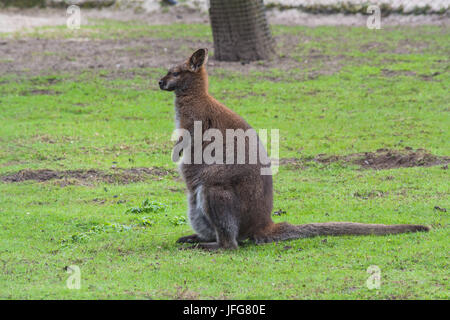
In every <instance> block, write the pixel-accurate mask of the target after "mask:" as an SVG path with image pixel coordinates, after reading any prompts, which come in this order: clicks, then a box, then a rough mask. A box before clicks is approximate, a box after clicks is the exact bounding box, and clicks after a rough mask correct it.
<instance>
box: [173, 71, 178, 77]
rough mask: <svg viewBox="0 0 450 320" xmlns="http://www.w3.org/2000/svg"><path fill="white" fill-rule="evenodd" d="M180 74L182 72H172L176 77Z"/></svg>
mask: <svg viewBox="0 0 450 320" xmlns="http://www.w3.org/2000/svg"><path fill="white" fill-rule="evenodd" d="M179 74H180V73H179V72H173V73H172V75H173V76H174V77H176V76H178V75H179Z"/></svg>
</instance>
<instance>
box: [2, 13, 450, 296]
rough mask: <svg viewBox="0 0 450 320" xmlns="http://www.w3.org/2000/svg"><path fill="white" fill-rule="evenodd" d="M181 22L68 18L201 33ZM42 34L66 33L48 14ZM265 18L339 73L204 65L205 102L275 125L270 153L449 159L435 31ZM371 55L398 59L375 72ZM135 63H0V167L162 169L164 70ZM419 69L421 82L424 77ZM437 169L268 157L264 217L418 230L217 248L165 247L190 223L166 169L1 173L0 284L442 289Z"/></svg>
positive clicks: (438, 32)
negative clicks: (153, 173) (123, 71)
mask: <svg viewBox="0 0 450 320" xmlns="http://www.w3.org/2000/svg"><path fill="white" fill-rule="evenodd" d="M180 30H186V29H184V28H183V26H181V25H174V26H164V27H163V28H162V27H161V26H150V27H149V26H144V25H141V24H139V23H135V24H131V25H127V28H124V25H123V23H119V22H117V23H113V22H111V21H106V22H104V23H100V24H97V25H93V26H91V27H90V28H89V29H88V30H87V31H83V32H89V34H90V36H92V35H95V37H96V38H98V39H110V38H114V39H115V38H118V39H120V38H130V37H137V38H139V37H141V36H150V37H158V38H173V37H175V38H177V39H178V38H184V37H186V38H188V39H195V38H197V39H200V40H204V41H210V40H211V34H210V29H209V27H208V26H206V25H194V26H190V28H189V29H187V30H189V31H183V32H184V33H183V34H180ZM41 31H42V32H41V33H42V34H43V35H45V36H49V37H70V35H67V34H66V32H67V31H65V30H63V29H62V28H53V29H49V30H46V29H43V30H41ZM47 31H48V32H47ZM119 31H120V32H119ZM274 32H275V34H276V35H277V36H279V35H281V36H282V35H289V34H296V33H302V34H303V35H305V36H307V37H309V38H310V39H311V42H310V43H309V44H308V45H306V46H303V45H302V46H298V48H296V49H295V50H294V51H293V52H292V53H291V57H293V58H294V59H298V60H302V59H304V57H305V52H306V53H309V50H311V49H314V48H316V49H317V48H319V49H320V50H322V53H326V54H328V55H331V56H335V57H340V56H343V57H345V59H344V60H343V61H344V66H343V68H342V69H341V70H340V71H339V72H336V73H333V74H330V75H322V76H319V77H317V78H315V79H310V80H304V81H299V80H296V79H295V78H292V77H290V76H287V75H286V72H285V71H283V70H281V69H280V70H278V69H273V70H270V71H265V72H256V71H254V72H250V73H248V74H246V75H242V74H239V73H237V72H232V71H229V70H217V69H216V70H213V71H212V72H211V73H212V75H211V76H210V91H211V92H212V94H213V95H214V96H216V98H218V99H219V100H221V101H222V102H224V103H225V104H226V105H228V106H229V107H231V108H232V109H234V110H235V111H237V112H238V113H239V114H241V115H242V116H243V117H244V118H246V119H247V120H248V121H249V123H250V124H252V125H253V126H254V127H255V128H257V129H259V128H266V129H274V128H278V129H279V130H280V138H281V140H280V157H282V158H288V157H302V158H303V157H305V158H307V157H312V156H315V155H317V154H320V153H326V154H337V155H345V154H350V153H355V152H364V151H375V150H376V149H379V148H390V149H404V148H405V147H411V148H414V149H416V148H424V149H426V150H428V151H429V152H431V153H433V154H435V155H441V156H443V155H447V156H448V155H449V131H448V127H449V125H450V121H449V120H450V119H449V114H448V112H449V103H448V101H449V98H450V95H449V93H448V92H449V80H450V79H449V73H448V41H446V39H447V38H448V30H447V31H446V30H443V29H441V28H439V27H416V28H406V27H403V28H391V29H387V30H382V31H381V32H378V33H375V32H373V31H371V30H367V29H365V28H347V27H342V28H341V27H321V28H312V29H309V28H304V27H278V26H275V27H274ZM4 36H5V35H4ZM6 36H9V35H6ZM16 36H17V37H19V35H17V34H16ZM20 36H23V35H20ZM344 37H345V39H347V44H348V45H347V46H346V45H344V44H343V43H342V39H343V38H344ZM405 39H409V43H422V42H424V43H426V44H425V45H424V46H423V48H422V49H421V51H420V52H419V53H414V52H410V53H407V54H405V53H402V54H401V53H395V52H394V53H393V52H392V50H391V51H389V50H388V52H383V51H380V50H379V48H378V49H377V48H375V49H371V48H369V49H367V50H365V52H364V50H362V48H365V47H364V46H365V45H367V44H371V43H381V45H382V47H383V48H391V49H392V48H396V47H397V46H398V45H399V43H402V41H403V42H404V41H406V40H405ZM311 68H320V65H319V66H317V65H316V66H312V67H311ZM386 69H388V70H391V71H398V72H397V73H394V74H393V75H386V73H384V72H383V70H386ZM311 70H312V69H307V70H293V71H291V72H292V73H295V72H299V73H301V72H308V71H311ZM141 71H142V72H141V73H140V74H141V75H140V76H136V77H134V78H133V79H120V78H117V77H107V75H109V73H110V70H101V71H99V72H94V71H83V72H80V73H73V74H70V73H68V74H54V75H50V76H48V75H47V76H39V77H36V76H26V75H23V74H21V75H15V74H10V75H4V76H1V77H0V83H1V86H0V124H1V125H0V175H4V174H10V173H14V172H17V171H19V170H22V169H44V168H47V169H54V170H71V169H102V170H107V171H108V170H112V169H110V168H111V167H112V166H117V167H123V168H131V167H151V166H158V167H163V168H166V169H171V170H175V168H176V165H175V164H174V163H172V162H171V160H170V158H171V156H170V155H171V146H172V145H173V142H171V141H170V136H171V133H172V130H173V127H174V124H173V117H174V113H173V96H172V94H169V93H167V92H162V91H160V90H158V88H157V86H156V81H157V79H158V78H159V77H160V75H162V74H164V72H165V70H163V69H151V68H149V69H143V70H141ZM408 72H409V73H408ZM411 72H414V74H415V75H411ZM435 72H439V74H438V75H436V76H434V77H433V78H432V80H431V81H430V79H427V78H426V77H425V76H430V75H431V74H433V73H435ZM144 74H145V76H144ZM105 75H106V77H105ZM36 92H38V94H36ZM448 180H449V179H448V170H443V169H441V166H435V167H426V168H424V167H414V168H401V169H391V170H380V171H374V170H361V169H360V168H359V167H357V166H354V165H351V166H349V165H346V164H343V163H334V164H331V165H320V164H315V163H310V165H308V166H307V167H305V168H304V169H302V170H300V169H295V168H293V167H289V166H282V167H280V171H279V173H278V174H277V175H276V176H275V177H274V189H275V202H274V207H275V210H278V209H283V210H285V211H286V212H287V213H286V214H284V215H281V216H275V217H274V220H275V221H277V222H279V221H289V222H291V223H296V224H300V223H308V222H324V221H358V222H368V223H386V224H393V223H413V224H426V225H430V226H432V227H433V230H432V231H431V232H430V233H417V234H404V235H395V236H382V237H375V236H367V237H350V236H347V237H318V238H312V239H304V240H295V241H289V242H283V243H278V244H268V245H261V246H255V245H250V244H248V245H244V246H242V247H241V248H239V250H237V251H233V252H217V253H209V252H203V251H198V250H179V248H180V246H179V245H177V244H175V241H176V239H177V238H178V237H180V236H183V235H187V234H189V233H191V230H190V227H189V226H188V225H187V224H186V222H185V219H183V217H184V216H185V212H186V207H187V206H186V201H185V194H184V184H183V183H182V182H181V181H180V180H179V179H178V178H176V175H167V176H162V177H150V178H149V179H148V180H147V181H144V182H139V183H131V184H126V185H121V184H106V183H101V182H92V183H88V184H79V183H76V181H74V182H75V183H74V184H70V185H67V186H65V187H61V186H60V183H59V181H55V180H51V181H47V182H36V181H26V182H21V183H2V182H0V262H1V263H0V269H1V270H0V298H3V299H17V298H27V299H54V298H57V299H60V298H62V299H77V298H81V299H89V298H94V299H98V298H101V299H108V298H119V299H142V298H144V299H146V298H151V299H174V298H206V299H218V298H228V299H230V298H235V299H257V298H260V299H415V298H418V299H448V298H449V274H448V267H449V266H448V251H449V247H448V238H449V231H448V222H449V219H448V213H447V212H441V211H439V210H435V209H434V207H435V206H439V207H442V208H447V210H449V209H450V201H449V187H448ZM373 191H376V192H375V193H374V192H373ZM356 194H375V195H376V196H373V197H368V199H364V198H362V197H358V196H357V195H356ZM145 199H148V201H155V202H157V203H160V204H163V206H159V205H155V207H151V208H156V209H146V210H129V209H130V208H133V207H134V208H141V209H142V208H146V207H148V206H149V204H148V203H147V204H145V203H144V204H143V203H142V202H143V201H144V200H145ZM130 211H131V212H130ZM139 211H144V212H139ZM69 265H77V266H79V267H80V269H81V289H80V290H69V289H68V288H67V287H66V280H67V278H68V277H69V274H68V273H67V272H66V271H65V267H66V266H69ZM371 265H377V266H378V267H379V268H380V269H381V287H380V289H378V290H369V289H368V288H367V287H366V280H367V278H368V277H369V274H367V273H366V270H367V268H368V267H369V266H371Z"/></svg>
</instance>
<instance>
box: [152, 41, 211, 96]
mask: <svg viewBox="0 0 450 320" xmlns="http://www.w3.org/2000/svg"><path fill="white" fill-rule="evenodd" d="M207 61H208V49H198V50H197V51H195V52H194V53H193V54H192V55H191V56H190V57H189V59H188V60H187V61H185V62H183V63H181V64H179V65H177V66H174V67H172V68H170V69H169V71H168V72H167V74H166V75H165V76H164V77H162V78H161V80H159V83H158V84H159V87H160V88H161V90H166V91H174V90H175V91H186V90H190V89H194V88H196V87H204V86H205V85H207V82H208V78H207V75H206V70H205V65H206V62H207Z"/></svg>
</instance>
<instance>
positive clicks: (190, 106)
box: [159, 49, 429, 250]
mask: <svg viewBox="0 0 450 320" xmlns="http://www.w3.org/2000/svg"><path fill="white" fill-rule="evenodd" d="M207 59H208V50H207V49H199V50H197V51H195V52H194V53H193V54H192V56H191V57H190V58H189V59H188V60H187V61H186V62H184V63H181V64H179V65H177V66H175V67H172V68H170V69H169V71H168V73H167V75H165V76H164V77H163V78H162V79H161V80H160V81H159V87H160V88H161V89H162V90H166V91H174V92H175V116H176V126H177V128H179V129H185V130H187V131H189V133H190V134H191V135H192V137H193V135H194V122H195V121H200V122H201V123H202V130H203V132H204V131H206V130H208V129H212V128H214V129H218V130H220V132H222V133H223V134H225V131H226V129H234V130H236V129H242V130H248V129H251V126H250V125H249V124H248V123H247V122H246V121H245V120H244V119H243V118H241V117H240V116H239V115H238V114H236V113H235V112H233V111H232V110H230V109H228V108H227V107H226V106H224V105H223V104H221V103H220V102H218V101H217V100H216V99H214V98H213V97H212V96H211V95H210V94H209V93H208V75H207V72H206V67H205V66H206V62H207ZM258 139H259V138H258ZM193 143H194V142H193V139H192V140H191V144H193ZM246 143H247V141H246ZM207 145H208V143H207V142H202V148H203V149H204V148H205V147H206V146H207ZM194 149H195V148H190V150H191V152H192V155H193V153H194ZM245 152H248V149H247V148H246V151H245ZM263 152H264V153H265V152H266V151H265V150H264V151H263ZM247 156H248V154H247V155H246V158H247ZM265 156H266V157H267V153H265ZM269 165H270V164H269ZM262 166H263V164H262V163H261V162H260V161H259V160H258V162H257V163H256V164H248V163H245V164H220V163H212V164H206V163H204V162H203V163H200V164H198V163H197V164H196V163H193V164H189V163H183V161H181V164H180V167H179V169H180V174H181V175H182V177H183V179H184V180H185V182H186V185H187V189H188V203H189V211H188V218H189V221H190V224H191V226H192V228H193V229H194V231H195V232H196V233H195V234H193V235H190V236H185V237H181V238H180V239H178V240H177V242H179V243H196V247H199V248H203V249H208V250H214V249H219V248H223V249H235V248H237V247H238V243H239V242H241V241H243V240H247V239H249V240H251V241H254V242H255V243H266V242H272V241H281V240H289V239H297V238H306V237H313V236H320V235H328V236H336V235H369V234H375V235H384V234H395V233H404V232H416V231H429V228H428V227H427V226H423V225H407V224H401V225H383V224H362V223H351V222H329V223H311V224H303V225H291V224H289V223H285V222H282V223H274V222H273V221H272V219H271V212H272V205H273V186H272V175H261V173H260V169H261V167H262Z"/></svg>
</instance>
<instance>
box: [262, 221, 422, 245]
mask: <svg viewBox="0 0 450 320" xmlns="http://www.w3.org/2000/svg"><path fill="white" fill-rule="evenodd" d="M418 231H430V228H429V227H427V226H424V225H417V224H394V225H385V224H365V223H355V222H326V223H310V224H301V225H292V224H289V223H286V222H282V223H277V224H273V225H271V226H270V227H269V228H268V229H267V230H265V232H264V234H263V235H261V236H257V237H255V239H254V240H255V241H256V242H257V243H261V242H273V241H283V240H291V239H298V238H309V237H315V236H342V235H384V234H396V233H406V232H418Z"/></svg>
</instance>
